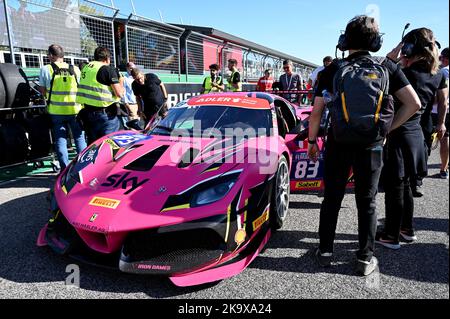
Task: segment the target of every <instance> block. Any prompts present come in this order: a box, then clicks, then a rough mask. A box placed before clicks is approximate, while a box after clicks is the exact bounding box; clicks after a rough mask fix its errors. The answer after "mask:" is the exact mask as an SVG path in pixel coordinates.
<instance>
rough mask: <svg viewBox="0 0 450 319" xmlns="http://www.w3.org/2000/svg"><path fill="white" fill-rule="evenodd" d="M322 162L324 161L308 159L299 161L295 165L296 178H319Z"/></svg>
mask: <svg viewBox="0 0 450 319" xmlns="http://www.w3.org/2000/svg"><path fill="white" fill-rule="evenodd" d="M321 162H322V161H320V160H319V161H317V162H313V161H307V160H302V161H299V162H297V164H296V165H295V167H294V169H295V175H294V178H295V179H311V178H317V177H318V175H319V168H320V163H321Z"/></svg>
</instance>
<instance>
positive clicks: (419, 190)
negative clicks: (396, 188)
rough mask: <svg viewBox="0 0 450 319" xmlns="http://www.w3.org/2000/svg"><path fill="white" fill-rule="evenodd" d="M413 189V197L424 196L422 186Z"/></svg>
mask: <svg viewBox="0 0 450 319" xmlns="http://www.w3.org/2000/svg"><path fill="white" fill-rule="evenodd" d="M411 190H412V194H413V197H416V198H418V197H423V192H422V187H421V186H415V187H412V188H411Z"/></svg>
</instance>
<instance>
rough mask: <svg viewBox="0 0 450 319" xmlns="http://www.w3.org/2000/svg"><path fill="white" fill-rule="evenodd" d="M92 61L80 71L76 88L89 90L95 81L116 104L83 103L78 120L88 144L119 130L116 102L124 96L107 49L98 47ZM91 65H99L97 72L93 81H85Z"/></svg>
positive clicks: (117, 72)
mask: <svg viewBox="0 0 450 319" xmlns="http://www.w3.org/2000/svg"><path fill="white" fill-rule="evenodd" d="M94 60H95V61H94V62H91V63H90V64H87V65H86V66H85V67H84V68H83V70H82V71H81V80H80V84H79V86H78V87H79V88H81V87H83V86H86V85H87V88H91V87H92V86H93V85H94V84H95V81H96V82H98V83H100V84H103V85H106V86H108V87H110V92H111V96H112V99H113V100H114V99H117V102H114V103H112V104H110V105H109V106H106V107H99V106H94V105H90V104H89V103H83V104H84V109H82V110H81V111H80V113H79V118H80V119H81V122H82V123H83V126H84V129H85V131H86V135H87V139H88V144H90V143H92V142H94V141H95V140H97V139H99V138H101V137H103V136H105V135H108V134H111V133H113V132H116V131H118V130H119V129H120V121H119V118H118V116H117V114H118V111H119V107H120V105H119V103H118V102H119V101H120V99H121V98H122V96H123V94H124V88H123V78H122V77H121V76H120V73H119V71H118V70H117V68H115V67H114V66H112V65H111V52H110V51H109V50H108V49H107V48H104V47H98V48H97V49H95V52H94ZM93 64H96V65H98V64H100V65H101V67H100V68H99V69H98V71H97V74H96V76H95V80H94V79H93V77H92V79H91V80H88V79H85V78H84V77H85V73H86V72H87V68H90V67H91V66H93ZM94 89H97V88H94ZM78 94H80V92H78ZM90 95H92V94H90ZM87 96H89V95H87ZM94 99H97V100H98V99H99V97H94Z"/></svg>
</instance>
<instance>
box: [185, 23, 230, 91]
mask: <svg viewBox="0 0 450 319" xmlns="http://www.w3.org/2000/svg"><path fill="white" fill-rule="evenodd" d="M223 47H224V42H223V41H220V40H217V39H215V38H211V37H208V36H206V35H203V34H200V33H197V32H190V33H189V34H188V35H187V37H186V52H185V56H186V65H185V69H186V80H187V82H198V81H196V78H195V77H194V76H197V78H198V76H202V77H204V76H205V75H207V74H209V66H210V65H211V64H218V65H220V64H221V58H220V55H221V50H222V48H223ZM201 81H202V79H201Z"/></svg>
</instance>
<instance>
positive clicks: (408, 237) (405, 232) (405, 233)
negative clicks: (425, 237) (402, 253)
mask: <svg viewBox="0 0 450 319" xmlns="http://www.w3.org/2000/svg"><path fill="white" fill-rule="evenodd" d="M400 239H402V241H405V242H407V243H412V242H413V241H416V240H417V236H416V235H415V234H414V230H413V229H401V230H400Z"/></svg>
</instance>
